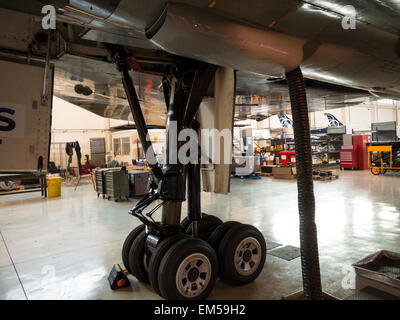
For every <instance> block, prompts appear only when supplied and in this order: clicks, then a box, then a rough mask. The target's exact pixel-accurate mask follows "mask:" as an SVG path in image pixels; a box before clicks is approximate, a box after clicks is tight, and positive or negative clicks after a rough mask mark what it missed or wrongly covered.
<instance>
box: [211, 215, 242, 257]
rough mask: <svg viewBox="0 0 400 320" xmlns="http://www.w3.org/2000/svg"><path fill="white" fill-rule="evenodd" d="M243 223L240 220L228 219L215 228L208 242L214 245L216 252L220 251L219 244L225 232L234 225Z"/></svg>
mask: <svg viewBox="0 0 400 320" xmlns="http://www.w3.org/2000/svg"><path fill="white" fill-rule="evenodd" d="M239 224H241V223H240V222H237V221H227V222H224V223H223V224H220V225H219V226H218V227H217V228H215V230H214V231H213V232H212V233H211V235H210V237H209V239H208V243H209V244H210V245H211V247H213V249H214V250H215V252H218V247H219V244H220V243H221V240H222V238H223V237H224V236H225V234H226V233H227V232H228V231H229V230H230V229H231V228H233V227H234V226H237V225H239Z"/></svg>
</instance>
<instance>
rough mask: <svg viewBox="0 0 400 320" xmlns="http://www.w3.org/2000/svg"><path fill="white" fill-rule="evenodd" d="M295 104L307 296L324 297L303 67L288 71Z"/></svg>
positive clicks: (301, 231)
mask: <svg viewBox="0 0 400 320" xmlns="http://www.w3.org/2000/svg"><path fill="white" fill-rule="evenodd" d="M286 79H287V82H288V86H289V93H290V101H291V105H292V116H293V128H294V139H295V144H296V167H297V189H298V205H299V215H300V250H301V267H302V273H303V288H304V299H306V300H311V299H313V300H320V299H322V287H321V274H320V269H319V257H318V239H317V226H316V224H315V199H314V187H313V177H312V153H311V141H310V125H309V120H308V108H307V97H306V90H305V86H304V79H303V74H302V72H301V69H300V67H298V68H296V69H295V70H293V71H290V72H288V73H287V74H286Z"/></svg>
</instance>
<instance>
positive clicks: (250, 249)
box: [234, 237, 262, 276]
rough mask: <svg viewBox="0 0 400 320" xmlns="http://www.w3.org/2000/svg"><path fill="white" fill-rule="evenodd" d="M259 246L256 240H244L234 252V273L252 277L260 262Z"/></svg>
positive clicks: (250, 238)
mask: <svg viewBox="0 0 400 320" xmlns="http://www.w3.org/2000/svg"><path fill="white" fill-rule="evenodd" d="M261 256H262V254H261V244H260V243H259V242H258V240H257V239H256V238H253V237H248V238H244V239H243V240H242V241H240V243H239V244H238V246H237V247H236V250H235V256H234V264H235V268H236V271H237V272H238V273H239V274H240V275H243V276H249V275H252V274H253V273H254V272H255V271H256V270H257V268H258V266H259V265H260V262H261Z"/></svg>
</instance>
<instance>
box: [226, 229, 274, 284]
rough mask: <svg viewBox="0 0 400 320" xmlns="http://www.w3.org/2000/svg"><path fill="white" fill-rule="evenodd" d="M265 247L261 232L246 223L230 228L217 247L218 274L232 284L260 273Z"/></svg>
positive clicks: (241, 282) (250, 279)
mask: <svg viewBox="0 0 400 320" xmlns="http://www.w3.org/2000/svg"><path fill="white" fill-rule="evenodd" d="M266 255H267V248H266V243H265V239H264V236H263V235H262V234H261V232H260V231H259V230H258V229H257V228H255V227H253V226H251V225H246V224H239V225H236V226H234V227H233V228H231V229H230V230H229V231H228V232H227V233H226V234H225V236H224V237H223V238H222V241H221V243H220V245H219V247H218V258H219V259H218V260H219V263H220V276H221V278H222V280H223V281H225V282H226V283H229V284H232V285H244V284H247V283H249V282H252V281H253V280H255V279H256V278H257V277H258V276H259V274H260V273H261V271H262V269H263V267H264V263H265V258H266Z"/></svg>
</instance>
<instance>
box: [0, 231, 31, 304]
mask: <svg viewBox="0 0 400 320" xmlns="http://www.w3.org/2000/svg"><path fill="white" fill-rule="evenodd" d="M0 236H1V238H2V239H3V242H4V246H5V247H6V250H7V253H8V257H9V258H10V260H11V263H12V265H13V268H14V271H15V273H16V274H17V278H18V281H19V284H20V285H21V288H22V291H23V292H24V296H25V299H26V300H29V299H28V295H27V294H26V291H25V288H24V285H23V284H22V281H21V278H20V277H19V274H18V271H17V268H16V267H15V263H14V260H13V258H12V257H11V253H10V250H8V246H7V243H6V240H5V239H4V237H3V234H2V233H1V232H0Z"/></svg>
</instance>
